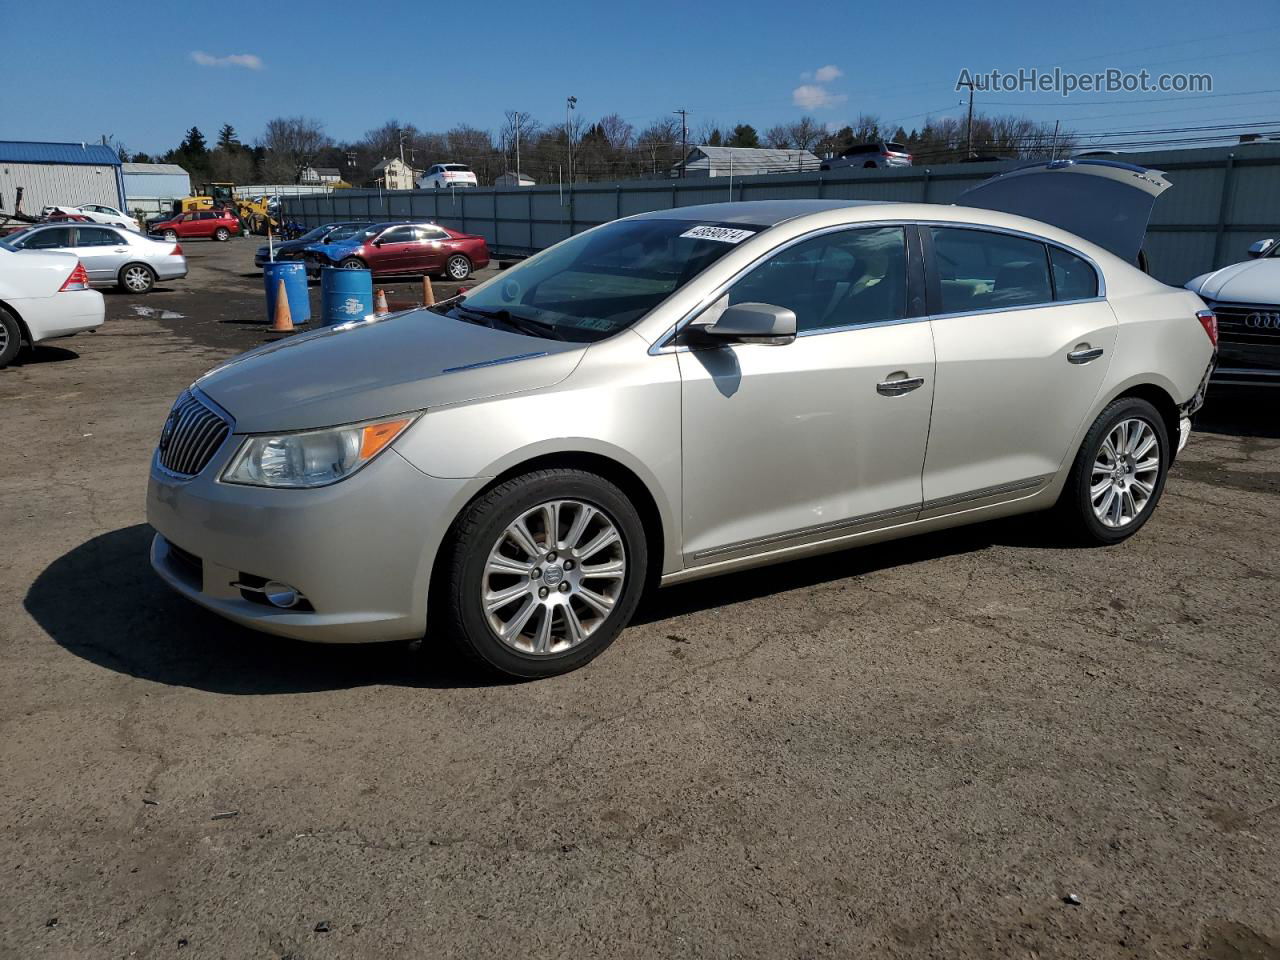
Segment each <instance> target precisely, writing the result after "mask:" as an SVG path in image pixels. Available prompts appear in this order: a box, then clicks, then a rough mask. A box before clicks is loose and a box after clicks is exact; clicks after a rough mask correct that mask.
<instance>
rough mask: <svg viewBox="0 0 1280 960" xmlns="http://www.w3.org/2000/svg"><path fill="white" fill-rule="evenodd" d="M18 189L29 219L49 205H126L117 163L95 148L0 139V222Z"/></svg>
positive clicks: (106, 150) (112, 156) (14, 202)
mask: <svg viewBox="0 0 1280 960" xmlns="http://www.w3.org/2000/svg"><path fill="white" fill-rule="evenodd" d="M19 187H21V188H22V212H23V213H27V214H31V215H32V216H35V215H38V214H39V213H40V210H41V208H43V207H51V206H68V207H74V206H80V205H81V204H85V203H101V204H105V205H106V206H109V207H115V208H117V209H124V206H125V193H124V179H123V176H122V172H121V164H120V158H119V157H118V156H116V152H115V151H114V150H112V149H111V148H110V147H107V146H103V145H102V144H98V143H35V142H27V141H19V140H0V221H2V220H3V219H4V218H5V217H6V216H8V215H10V214H12V213H14V212H15V208H16V206H17V194H18V188H19Z"/></svg>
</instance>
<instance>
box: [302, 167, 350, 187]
mask: <svg viewBox="0 0 1280 960" xmlns="http://www.w3.org/2000/svg"><path fill="white" fill-rule="evenodd" d="M341 179H342V171H340V170H339V169H338V168H337V167H304V168H303V170H302V175H301V176H300V177H298V182H299V183H307V184H311V183H337V182H338V181H339V180H341Z"/></svg>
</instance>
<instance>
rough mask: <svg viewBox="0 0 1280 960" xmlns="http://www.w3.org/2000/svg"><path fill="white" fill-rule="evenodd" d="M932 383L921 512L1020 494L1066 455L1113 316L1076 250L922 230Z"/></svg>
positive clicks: (986, 233) (1087, 404)
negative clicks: (930, 323) (932, 352)
mask: <svg viewBox="0 0 1280 960" xmlns="http://www.w3.org/2000/svg"><path fill="white" fill-rule="evenodd" d="M921 231H922V238H923V239H924V241H925V249H926V254H927V256H928V264H929V268H930V269H929V287H930V289H929V294H930V301H931V303H930V309H931V313H932V314H933V315H934V318H933V335H934V343H935V346H936V350H937V364H938V369H937V386H936V388H935V391H934V404H933V420H932V425H931V427H930V431H929V451H928V454H927V456H926V457H925V467H924V501H925V510H926V511H931V510H937V511H941V512H950V511H952V510H955V509H957V507H958V506H961V505H974V506H977V505H981V504H982V503H983V502H998V501H1000V500H1003V499H1013V498H1016V497H1018V496H1023V495H1026V493H1029V492H1031V491H1033V490H1035V489H1037V488H1038V487H1039V486H1041V485H1043V484H1044V483H1045V482H1047V480H1048V479H1049V478H1050V477H1051V476H1052V475H1053V474H1055V473H1056V472H1057V471H1058V470H1059V468H1060V467H1061V466H1062V464H1063V462H1064V460H1065V459H1066V458H1067V457H1068V456H1069V455H1072V454H1074V451H1073V450H1072V449H1071V443H1072V440H1073V438H1074V437H1075V435H1076V433H1077V431H1078V430H1079V428H1080V426H1081V424H1082V423H1083V421H1084V418H1085V417H1086V416H1087V415H1088V412H1089V410H1090V409H1091V407H1092V405H1093V402H1094V398H1095V397H1096V396H1097V394H1098V390H1099V389H1100V387H1101V385H1102V380H1103V378H1104V377H1105V375H1106V371H1107V367H1108V365H1109V364H1110V362H1111V353H1112V350H1113V348H1114V346H1115V341H1116V318H1115V315H1114V314H1113V313H1112V311H1111V307H1110V305H1109V304H1108V303H1107V301H1106V300H1105V298H1103V297H1102V296H1101V294H1102V292H1103V290H1102V287H1101V276H1100V274H1099V273H1098V272H1097V270H1096V269H1095V267H1094V266H1093V265H1092V264H1091V263H1090V262H1088V261H1086V260H1085V259H1084V258H1083V257H1081V256H1078V255H1077V254H1075V253H1072V252H1070V251H1068V250H1066V249H1063V248H1061V247H1057V246H1055V245H1052V244H1046V243H1044V242H1042V241H1040V240H1038V239H1035V238H1032V237H1029V236H1026V235H1023V234H1011V233H1003V232H999V231H992V230H984V229H981V228H977V227H962V226H955V227H952V226H940V225H939V226H932V227H922V228H921Z"/></svg>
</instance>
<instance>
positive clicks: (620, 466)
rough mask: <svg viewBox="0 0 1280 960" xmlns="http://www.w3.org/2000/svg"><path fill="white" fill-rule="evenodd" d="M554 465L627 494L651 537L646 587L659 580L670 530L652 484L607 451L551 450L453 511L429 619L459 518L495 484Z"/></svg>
mask: <svg viewBox="0 0 1280 960" xmlns="http://www.w3.org/2000/svg"><path fill="white" fill-rule="evenodd" d="M555 468H562V469H571V470H583V471H585V472H587V473H593V474H595V475H596V476H599V477H602V478H603V479H605V480H608V481H609V482H610V483H612V484H613V485H614V486H616V487H618V489H620V490H621V491H622V492H623V493H625V494H626V495H627V498H628V499H629V500H630V501H631V502H632V503H633V504H634V505H635V508H636V512H637V513H639V514H640V524H641V526H642V527H643V528H644V532H645V536H646V538H647V539H648V542H647V544H646V546H647V547H648V555H649V562H648V569H646V571H645V588H646V590H648V589H650V588H651V587H653V586H655V585H656V584H657V583H658V581H659V579H660V578H661V576H662V569H663V557H664V555H665V552H666V545H667V532H666V528H665V526H664V522H663V515H662V511H661V509H660V508H659V507H658V501H657V498H656V497H655V496H654V494H653V491H652V490H651V489H650V488H649V485H648V484H647V483H645V481H644V480H643V479H642V478H641V477H640V475H639V474H638V473H636V472H635V471H634V470H632V469H631V468H630V467H628V466H627V465H626V464H624V463H622V461H620V460H616V459H614V458H612V457H609V456H606V455H604V454H601V453H593V452H589V451H585V450H562V451H552V452H547V453H541V454H537V455H534V456H531V457H528V458H526V459H523V460H520V461H519V462H518V463H514V464H511V465H510V466H507V467H505V468H504V469H503V470H502V471H501V472H500V473H498V474H496V475H494V476H492V477H490V478H488V479H487V480H486V481H485V483H484V484H483V485H482V486H480V487H479V488H477V489H476V490H474V491H473V492H472V494H471V495H470V496H469V497H468V498H467V499H466V500H465V502H463V503H462V504H461V505H460V506H459V507H458V509H457V510H456V511H455V512H454V516H453V517H452V518H451V519H450V521H449V533H447V534H446V535H445V536H444V537H442V538H441V540H440V543H439V544H438V545H437V547H436V551H435V556H434V557H432V560H431V580H430V587H429V598H428V603H427V617H428V620H430V618H431V616H432V611H433V610H439V609H441V604H440V602H439V595H440V591H441V590H442V589H443V588H444V580H445V575H446V573H447V571H446V569H445V567H446V565H445V564H443V563H441V562H440V558H441V556H442V555H443V554H444V553H445V551H446V550H447V549H448V548H449V546H450V543H451V541H452V539H453V536H454V534H453V528H454V525H455V524H456V523H457V522H458V520H459V518H461V517H462V516H464V515H465V514H466V512H467V510H468V509H470V507H471V505H472V504H473V503H475V502H476V501H477V500H479V499H480V498H481V497H483V496H484V495H485V494H487V493H488V492H489V491H490V490H492V489H493V488H494V487H497V486H499V485H501V484H503V483H506V482H507V481H508V480H511V479H513V478H515V477H519V476H523V475H524V474H526V473H532V472H533V471H535V470H548V469H555ZM428 629H429V627H428Z"/></svg>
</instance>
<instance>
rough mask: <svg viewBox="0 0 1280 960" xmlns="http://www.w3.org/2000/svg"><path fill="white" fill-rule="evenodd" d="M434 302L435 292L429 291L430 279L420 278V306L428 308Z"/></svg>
mask: <svg viewBox="0 0 1280 960" xmlns="http://www.w3.org/2000/svg"><path fill="white" fill-rule="evenodd" d="M435 302H436V292H435V291H434V290H432V289H431V278H430V277H427V276H424V277H423V278H422V305H423V306H424V307H430V306H432V305H433V304H434V303H435Z"/></svg>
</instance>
